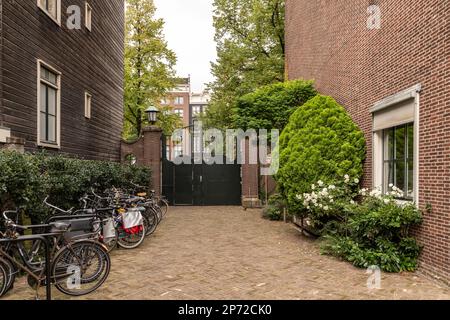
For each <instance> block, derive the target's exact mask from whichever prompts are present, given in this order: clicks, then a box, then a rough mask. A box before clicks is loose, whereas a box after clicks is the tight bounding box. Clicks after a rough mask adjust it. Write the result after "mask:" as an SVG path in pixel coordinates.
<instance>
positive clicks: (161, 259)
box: [5, 207, 450, 300]
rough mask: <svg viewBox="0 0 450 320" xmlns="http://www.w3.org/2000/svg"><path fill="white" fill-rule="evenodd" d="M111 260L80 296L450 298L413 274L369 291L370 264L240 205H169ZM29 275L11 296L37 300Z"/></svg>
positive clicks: (385, 277) (386, 277)
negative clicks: (151, 230)
mask: <svg viewBox="0 0 450 320" xmlns="http://www.w3.org/2000/svg"><path fill="white" fill-rule="evenodd" d="M112 263H113V265H112V271H111V274H110V276H109V278H108V280H107V282H106V283H105V284H104V285H103V287H102V288H100V289H99V290H98V291H96V292H95V293H93V294H91V295H89V296H86V297H83V298H82V299H194V300H197V299H244V300H247V299H450V288H448V287H445V286H441V285H439V284H437V283H435V282H432V281H430V280H428V279H427V278H424V277H423V276H421V275H419V274H413V273H405V274H382V281H381V289H373V290H369V289H368V288H367V285H366V283H367V279H368V275H367V274H366V271H365V270H360V269H356V268H354V267H353V266H352V265H350V264H349V263H346V262H342V261H338V260H336V259H334V258H332V257H328V256H322V255H320V252H319V248H318V243H317V242H314V241H312V240H310V239H308V238H305V237H303V236H301V235H300V234H299V232H298V231H297V230H295V229H294V228H293V226H292V225H290V224H285V223H280V222H270V221H266V220H263V219H262V218H261V217H260V211H259V210H248V211H244V210H243V209H242V208H240V207H176V208H171V209H170V211H169V214H168V216H167V218H166V220H165V221H163V223H162V224H161V226H160V227H159V229H158V230H157V232H156V233H155V234H154V235H153V236H151V237H150V238H148V239H147V240H146V242H145V243H144V244H143V245H142V246H141V247H140V248H138V249H136V250H131V251H126V250H117V251H115V252H114V253H113V254H112ZM24 282H25V281H24V280H23V279H21V280H20V281H19V283H18V284H17V285H16V287H15V288H14V290H13V292H12V293H11V294H9V295H8V296H6V297H5V299H32V298H33V297H34V292H33V290H31V289H29V288H28V287H27V286H26V285H25V284H24ZM53 292H54V295H55V298H56V299H68V298H69V297H67V296H63V295H61V294H60V293H58V292H57V290H56V289H54V290H53Z"/></svg>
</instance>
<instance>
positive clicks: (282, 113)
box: [233, 80, 317, 130]
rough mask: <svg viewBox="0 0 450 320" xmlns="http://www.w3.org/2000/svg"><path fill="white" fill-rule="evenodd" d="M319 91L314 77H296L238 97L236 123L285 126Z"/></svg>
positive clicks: (245, 126) (242, 126)
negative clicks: (304, 78) (298, 109)
mask: <svg viewBox="0 0 450 320" xmlns="http://www.w3.org/2000/svg"><path fill="white" fill-rule="evenodd" d="M316 94H317V91H316V90H315V89H314V82H313V81H304V80H294V81H287V82H284V83H277V84H273V85H269V86H265V87H262V88H260V89H258V90H256V91H255V92H253V93H250V94H247V95H245V96H243V97H241V98H239V99H238V100H237V103H236V106H235V108H234V109H233V125H234V126H235V128H240V129H244V130H246V129H255V130H258V129H268V130H270V129H279V130H283V128H284V127H285V126H286V124H287V123H288V120H289V117H290V116H291V115H292V113H293V112H294V111H295V110H296V109H297V108H298V107H299V106H301V105H303V104H304V103H305V102H306V101H308V100H309V99H311V98H312V97H314V96H315V95H316Z"/></svg>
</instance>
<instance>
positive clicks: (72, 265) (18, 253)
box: [0, 211, 111, 298]
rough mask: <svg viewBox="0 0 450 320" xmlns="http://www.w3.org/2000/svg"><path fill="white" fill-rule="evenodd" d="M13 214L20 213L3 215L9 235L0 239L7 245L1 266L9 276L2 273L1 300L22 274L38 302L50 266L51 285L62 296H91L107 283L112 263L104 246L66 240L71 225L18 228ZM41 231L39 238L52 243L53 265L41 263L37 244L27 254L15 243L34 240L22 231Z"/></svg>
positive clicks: (2, 251) (1, 252)
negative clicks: (43, 231)
mask: <svg viewBox="0 0 450 320" xmlns="http://www.w3.org/2000/svg"><path fill="white" fill-rule="evenodd" d="M13 213H14V214H17V211H5V212H4V213H3V217H4V220H5V226H6V232H5V233H2V234H0V236H1V237H2V238H3V240H4V241H5V242H6V244H5V245H1V246H0V259H1V260H2V262H1V263H0V265H1V266H2V270H3V271H6V276H5V275H4V273H3V271H2V273H1V274H0V276H3V277H4V278H2V279H3V280H2V282H3V289H2V292H1V294H0V296H2V295H4V294H5V293H6V292H7V291H8V285H11V284H13V283H14V281H15V277H16V274H17V273H18V272H19V270H22V271H24V272H25V273H26V274H28V284H29V286H30V287H32V288H34V289H35V290H36V298H39V288H40V287H42V286H44V285H46V275H45V271H46V268H47V263H50V264H51V266H50V268H51V284H54V285H55V287H56V288H57V289H58V290H59V291H60V292H62V293H64V294H67V295H70V296H81V295H86V294H89V293H92V292H93V291H95V290H97V289H98V288H99V287H100V286H101V285H102V284H103V283H104V282H105V281H106V279H107V278H108V276H109V272H110V270H111V260H110V257H109V254H108V252H107V250H106V248H105V247H104V246H103V245H101V244H100V243H98V242H96V241H93V240H75V241H70V240H67V239H66V237H65V236H66V234H67V233H68V232H70V227H71V226H70V224H69V223H64V222H54V223H50V224H45V225H32V226H21V225H18V224H16V223H14V221H13V220H12V219H10V218H9V217H8V214H13ZM42 229H45V231H46V232H45V233H39V234H38V236H40V237H43V238H46V239H48V240H49V243H51V248H50V252H49V256H50V257H51V261H45V262H44V261H42V259H41V255H40V249H41V245H37V243H38V242H37V241H34V242H33V243H32V248H31V249H30V250H27V249H26V248H25V246H24V244H23V243H22V242H17V241H16V240H24V241H26V240H29V239H32V238H33V237H30V236H21V235H20V234H19V231H25V230H42ZM19 259H20V261H19ZM5 266H6V267H5ZM5 280H6V286H5V284H4V283H5ZM9 289H11V287H10V288H9Z"/></svg>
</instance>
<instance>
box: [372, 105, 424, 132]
mask: <svg viewBox="0 0 450 320" xmlns="http://www.w3.org/2000/svg"><path fill="white" fill-rule="evenodd" d="M414 115H415V100H414V99H408V100H405V101H401V102H399V103H396V104H393V105H391V106H389V107H386V108H383V109H381V110H379V111H374V113H373V131H379V130H383V129H388V128H392V127H396V126H399V125H402V124H406V123H410V122H414Z"/></svg>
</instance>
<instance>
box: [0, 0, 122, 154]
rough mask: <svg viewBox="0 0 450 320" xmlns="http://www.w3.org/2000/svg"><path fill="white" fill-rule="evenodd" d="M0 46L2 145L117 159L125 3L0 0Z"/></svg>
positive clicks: (102, 0) (111, 0)
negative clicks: (76, 15) (75, 16)
mask: <svg viewBox="0 0 450 320" xmlns="http://www.w3.org/2000/svg"><path fill="white" fill-rule="evenodd" d="M72 5H77V6H78V7H79V8H80V9H81V15H82V17H81V29H69V28H68V26H67V21H66V19H67V17H68V15H67V14H66V11H67V9H68V7H69V6H72ZM0 44H1V45H0V145H1V144H2V143H6V142H7V141H9V140H10V139H11V137H14V138H19V139H20V140H21V141H24V142H25V150H27V151H37V150H48V151H58V152H61V153H64V154H69V155H76V156H80V157H83V158H88V159H102V160H114V161H118V160H119V159H120V140H121V131H122V121H123V59H124V0H95V1H94V0H87V1H85V0H71V1H66V0H38V1H36V0H32V1H7V0H0Z"/></svg>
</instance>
